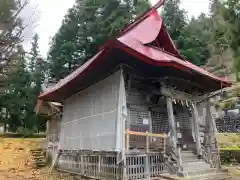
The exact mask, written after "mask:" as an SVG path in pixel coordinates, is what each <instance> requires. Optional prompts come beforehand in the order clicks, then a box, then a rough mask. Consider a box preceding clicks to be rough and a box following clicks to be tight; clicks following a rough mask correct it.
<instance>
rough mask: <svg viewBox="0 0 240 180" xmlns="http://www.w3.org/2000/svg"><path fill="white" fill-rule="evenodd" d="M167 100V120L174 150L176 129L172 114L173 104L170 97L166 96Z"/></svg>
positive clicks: (175, 146)
mask: <svg viewBox="0 0 240 180" xmlns="http://www.w3.org/2000/svg"><path fill="white" fill-rule="evenodd" d="M166 101H167V113H168V121H169V127H170V136H171V138H172V140H173V147H174V148H175V150H176V149H177V131H176V124H175V120H174V115H173V105H172V101H171V99H170V97H166Z"/></svg>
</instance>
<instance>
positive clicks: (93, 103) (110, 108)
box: [60, 72, 120, 151]
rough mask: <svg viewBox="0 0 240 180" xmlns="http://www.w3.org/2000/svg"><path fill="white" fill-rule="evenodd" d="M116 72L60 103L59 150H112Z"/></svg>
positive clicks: (117, 97)
mask: <svg viewBox="0 0 240 180" xmlns="http://www.w3.org/2000/svg"><path fill="white" fill-rule="evenodd" d="M119 85H120V72H117V73H115V74H113V75H112V76H109V77H108V78H106V79H104V80H102V81H100V82H98V83H97V84H95V85H92V86H91V87H89V88H87V89H85V90H83V91H81V92H80V93H79V94H76V95H74V96H72V97H70V98H68V99H67V100H66V101H65V102H64V108H63V119H62V124H61V137H60V148H61V149H91V150H110V151H111V150H115V148H116V123H117V113H118V99H119Z"/></svg>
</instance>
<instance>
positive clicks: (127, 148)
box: [125, 129, 129, 151]
mask: <svg viewBox="0 0 240 180" xmlns="http://www.w3.org/2000/svg"><path fill="white" fill-rule="evenodd" d="M128 132H129V129H127V131H126V146H125V150H126V151H128V150H129V133H128Z"/></svg>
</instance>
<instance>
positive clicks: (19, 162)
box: [0, 138, 73, 180]
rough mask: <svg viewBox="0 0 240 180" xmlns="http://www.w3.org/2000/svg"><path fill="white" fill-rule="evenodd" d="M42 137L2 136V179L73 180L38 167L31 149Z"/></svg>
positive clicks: (0, 175)
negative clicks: (12, 137)
mask: <svg viewBox="0 0 240 180" xmlns="http://www.w3.org/2000/svg"><path fill="white" fill-rule="evenodd" d="M40 141H41V139H18V138H14V139H11V138H0V180H73V178H71V177H69V176H67V175H61V174H59V173H57V172H53V174H52V175H49V174H48V169H47V168H43V169H39V170H38V169H36V168H35V165H34V160H33V158H32V156H31V152H30V150H31V149H34V148H37V147H38V145H39V143H40Z"/></svg>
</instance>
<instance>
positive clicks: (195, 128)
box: [192, 104, 202, 157]
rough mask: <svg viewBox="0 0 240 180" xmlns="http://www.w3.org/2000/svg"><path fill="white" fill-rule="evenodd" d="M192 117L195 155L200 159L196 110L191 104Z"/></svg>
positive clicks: (194, 105)
mask: <svg viewBox="0 0 240 180" xmlns="http://www.w3.org/2000/svg"><path fill="white" fill-rule="evenodd" d="M192 117H193V128H194V132H195V133H194V136H195V140H196V148H197V154H198V155H199V156H200V157H201V156H202V151H201V142H200V134H199V123H198V110H197V106H196V104H192Z"/></svg>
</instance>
